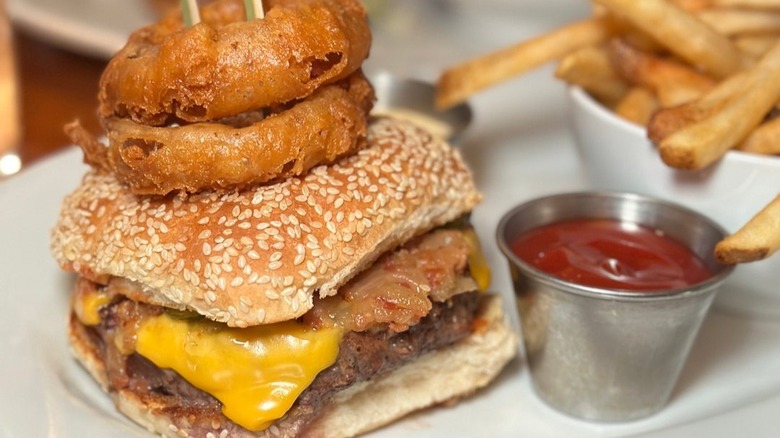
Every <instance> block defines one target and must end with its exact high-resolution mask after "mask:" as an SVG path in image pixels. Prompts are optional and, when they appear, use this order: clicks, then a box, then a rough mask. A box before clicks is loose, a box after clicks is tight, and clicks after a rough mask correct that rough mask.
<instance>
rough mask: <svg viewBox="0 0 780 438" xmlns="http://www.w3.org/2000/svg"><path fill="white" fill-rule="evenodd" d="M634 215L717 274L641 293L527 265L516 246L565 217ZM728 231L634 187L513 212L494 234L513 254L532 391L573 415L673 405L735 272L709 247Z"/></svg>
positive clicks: (604, 415)
mask: <svg viewBox="0 0 780 438" xmlns="http://www.w3.org/2000/svg"><path fill="white" fill-rule="evenodd" d="M583 218H600V219H616V220H620V221H628V222H633V223H637V224H641V225H645V226H648V227H650V228H653V229H659V230H662V231H663V232H664V233H666V235H667V236H670V237H672V238H674V239H676V240H678V241H680V242H682V243H684V244H686V245H687V246H688V247H689V248H691V249H692V250H693V252H694V253H696V254H697V255H698V256H699V257H701V258H702V259H703V260H704V262H705V264H706V265H707V266H708V267H709V268H710V269H711V270H712V271H713V272H714V275H713V276H712V277H711V278H709V279H708V280H706V281H704V282H702V283H700V284H696V285H694V286H691V287H688V288H681V289H674V290H668V291H652V292H636V291H621V290H606V289H601V288H595V287H588V286H582V285H578V284H574V283H570V282H567V281H564V280H561V279H558V278H556V277H553V276H551V275H549V274H547V273H544V272H541V271H539V270H538V269H536V268H534V267H532V266H530V265H529V264H527V263H525V262H524V261H523V260H521V259H520V258H519V257H517V256H516V255H515V254H514V253H513V252H512V250H511V248H510V246H509V245H510V243H511V242H512V241H513V240H515V239H516V238H517V237H518V236H520V235H521V234H523V233H524V232H527V231H529V230H531V229H532V228H535V227H538V226H541V225H545V224H549V223H553V222H557V221H561V220H567V219H583ZM724 235H725V231H724V230H723V229H722V228H721V227H720V226H719V225H717V224H716V223H714V222H713V221H711V220H709V219H707V218H706V217H703V216H702V215H700V214H698V213H696V212H694V211H692V210H689V209H687V208H683V207H680V206H678V205H675V204H671V203H668V202H664V201H660V200H657V199H652V198H648V197H644V196H639V195H635V194H627V193H592V192H588V193H568V194H561V195H554V196H549V197H545V198H540V199H536V200H533V201H530V202H527V203H525V204H522V205H520V206H518V207H516V208H514V209H513V210H511V211H509V212H508V213H507V214H506V215H505V216H504V217H503V219H502V220H501V222H500V223H499V225H498V230H497V240H498V245H499V247H500V248H501V251H502V252H503V253H504V255H505V256H506V258H507V260H508V262H509V267H510V271H511V274H512V280H513V283H514V288H515V294H516V297H517V308H518V311H519V314H520V321H521V326H522V332H523V341H524V345H525V352H526V357H527V361H528V365H529V368H530V372H531V378H532V382H533V385H534V389H535V391H536V393H537V394H538V396H539V397H540V398H541V399H542V400H544V401H545V402H546V403H547V404H549V405H550V406H552V407H554V408H556V409H558V410H560V411H562V412H564V413H566V414H569V415H572V416H575V417H579V418H583V419H588V420H597V421H628V420H634V419H638V418H642V417H646V416H649V415H651V414H653V413H656V412H658V411H659V410H660V409H661V408H662V407H663V406H664V405H665V404H666V403H667V401H668V399H669V395H670V394H671V392H672V389H673V387H674V384H675V382H676V380H677V377H678V375H679V373H680V370H681V369H682V366H683V364H684V363H685V360H686V358H687V356H688V352H689V350H690V347H691V345H692V344H693V341H694V338H695V337H696V333H697V332H698V330H699V327H700V325H701V322H702V321H703V319H704V317H705V315H706V313H707V310H708V308H709V307H710V303H711V302H712V300H713V298H714V296H715V292H716V290H717V289H718V287H719V286H720V284H721V283H722V282H723V281H724V279H725V278H726V277H727V276H728V274H729V273H730V272H731V271H732V268H731V267H727V266H722V265H719V264H717V263H716V262H715V260H714V259H713V256H712V249H713V248H714V246H715V244H716V243H717V242H718V241H719V240H720V239H722V238H723V236H724Z"/></svg>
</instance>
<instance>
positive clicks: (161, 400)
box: [73, 292, 479, 437]
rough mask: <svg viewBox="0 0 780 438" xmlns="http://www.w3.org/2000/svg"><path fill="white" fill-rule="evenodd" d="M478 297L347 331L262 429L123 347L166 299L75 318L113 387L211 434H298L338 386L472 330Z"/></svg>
mask: <svg viewBox="0 0 780 438" xmlns="http://www.w3.org/2000/svg"><path fill="white" fill-rule="evenodd" d="M478 303H479V293H477V292H470V293H464V294H459V295H456V296H454V297H452V298H450V299H449V300H447V301H444V302H437V303H434V304H433V307H432V309H431V311H430V312H429V313H428V315H427V316H425V317H424V318H422V320H421V321H420V322H419V323H418V324H416V325H414V326H412V327H410V328H409V329H408V330H406V331H403V332H400V333H398V332H396V331H394V330H392V329H390V328H389V327H382V326H377V327H374V328H372V329H370V330H367V331H363V332H349V333H347V334H345V335H344V337H343V339H342V342H341V345H340V348H339V354H338V358H337V359H336V362H335V363H334V364H333V365H332V366H330V367H329V368H327V369H325V370H324V371H322V372H321V373H320V374H319V375H318V376H317V378H316V379H315V380H314V382H312V384H311V385H310V386H309V387H308V388H307V389H306V390H305V391H304V392H303V393H302V394H301V396H300V397H299V398H298V400H297V401H296V402H295V404H294V405H293V407H292V408H291V409H290V410H289V411H288V412H287V414H285V416H284V417H283V418H281V419H280V420H278V421H277V422H276V423H274V424H273V425H272V426H271V427H269V428H268V429H266V430H264V431H262V432H259V433H258V432H249V431H247V430H246V429H243V428H242V427H240V426H238V425H236V424H234V423H232V422H231V421H230V420H228V419H227V418H226V417H225V416H224V415H223V414H222V412H221V403H220V402H219V401H218V400H216V399H215V398H213V397H212V396H210V395H209V394H207V393H205V392H203V391H201V390H199V389H197V388H195V387H194V386H192V385H191V384H189V383H188V382H187V381H185V380H184V379H183V378H182V377H180V376H179V375H178V374H177V373H175V372H174V371H171V370H166V369H160V368H158V367H157V366H156V365H154V364H153V363H152V362H150V361H149V360H147V359H146V358H144V357H143V356H141V355H139V354H137V353H129V354H128V352H127V351H124V352H123V351H121V350H122V349H123V348H122V345H123V339H122V335H123V334H124V333H126V331H125V329H124V328H126V327H130V326H133V325H135V324H137V322H138V321H139V320H140V319H141V318H143V317H145V316H149V315H154V314H158V313H160V312H162V311H163V310H162V309H161V308H160V307H157V306H151V305H147V304H143V303H138V302H135V301H132V300H128V299H122V300H119V301H115V302H114V303H112V304H111V305H109V306H106V307H104V308H103V309H102V310H101V322H100V324H98V325H96V326H89V327H88V326H83V325H81V324H80V323H79V322H78V320H77V319H76V318H75V316H74V317H73V323H74V324H75V325H77V326H78V327H80V329H81V330H83V331H84V335H86V336H87V337H88V338H89V339H90V340H91V341H92V343H93V345H94V347H95V350H96V352H97V354H99V355H100V357H101V358H102V359H103V362H104V363H105V366H106V373H107V375H108V382H109V390H110V391H112V392H115V391H121V390H128V391H131V392H133V393H134V394H135V395H136V396H137V397H139V398H140V399H141V400H142V401H143V402H144V403H146V404H148V405H150V406H157V407H158V408H157V409H158V410H159V411H160V413H161V414H163V415H165V416H167V417H170V418H172V419H173V421H174V423H175V424H176V426H177V427H178V428H179V430H180V431H186V432H187V433H188V434H189V435H192V436H203V437H206V436H211V435H209V434H210V433H211V434H212V435H213V431H215V430H220V429H228V430H229V436H231V437H232V436H238V437H241V436H253V437H256V436H268V437H295V436H302V435H305V430H306V427H307V425H309V424H310V423H311V422H312V421H313V420H314V419H316V418H317V415H318V414H319V413H320V412H322V408H323V407H324V406H326V405H327V403H328V401H329V400H330V399H331V398H332V397H333V396H334V395H335V394H336V393H338V392H340V391H343V390H345V389H347V388H349V387H351V386H353V385H355V384H357V383H360V382H366V381H369V380H371V379H372V378H374V377H377V376H379V375H381V374H383V373H386V372H389V371H392V370H394V369H396V368H399V367H400V366H402V365H404V364H405V363H407V362H409V361H411V360H413V359H415V358H416V357H418V356H420V355H422V354H425V353H426V352H429V351H433V350H436V349H439V348H442V347H445V346H448V345H451V344H453V343H455V342H457V341H459V340H461V339H464V338H466V337H468V336H469V335H470V334H471V333H472V330H473V326H474V325H475V321H474V319H475V314H476V312H477V310H478Z"/></svg>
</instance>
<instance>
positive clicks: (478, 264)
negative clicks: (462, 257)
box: [463, 228, 490, 292]
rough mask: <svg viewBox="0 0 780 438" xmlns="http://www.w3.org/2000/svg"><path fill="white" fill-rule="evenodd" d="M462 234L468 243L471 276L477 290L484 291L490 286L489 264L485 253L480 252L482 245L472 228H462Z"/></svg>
mask: <svg viewBox="0 0 780 438" xmlns="http://www.w3.org/2000/svg"><path fill="white" fill-rule="evenodd" d="M463 236H464V237H465V238H466V241H467V242H468V244H469V248H470V251H469V272H470V274H471V278H473V279H474V281H475V282H476V283H477V287H479V290H481V291H483V292H484V291H486V290H487V288H489V287H490V266H489V265H488V262H487V259H486V258H485V254H484V253H483V252H482V245H480V243H479V237H478V236H477V233H476V232H475V231H474V229H473V228H467V229H465V230H463Z"/></svg>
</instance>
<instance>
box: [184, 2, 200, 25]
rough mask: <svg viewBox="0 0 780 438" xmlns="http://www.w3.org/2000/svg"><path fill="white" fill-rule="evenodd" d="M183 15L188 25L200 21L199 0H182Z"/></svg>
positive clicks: (185, 23)
mask: <svg viewBox="0 0 780 438" xmlns="http://www.w3.org/2000/svg"><path fill="white" fill-rule="evenodd" d="M181 16H182V18H183V19H184V25H185V26H186V27H192V26H194V25H196V24H198V23H199V22H200V12H198V2H197V0H181Z"/></svg>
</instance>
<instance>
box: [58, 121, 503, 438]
mask: <svg viewBox="0 0 780 438" xmlns="http://www.w3.org/2000/svg"><path fill="white" fill-rule="evenodd" d="M479 199H480V196H479V194H478V192H477V191H476V190H475V187H474V182H473V180H472V177H471V174H470V173H469V171H468V169H467V168H466V166H465V165H464V163H463V162H462V160H461V158H460V156H459V154H458V153H457V151H454V150H453V149H451V148H450V147H449V146H448V145H447V144H445V143H444V142H443V141H441V140H439V139H437V138H434V137H432V136H431V135H430V134H428V133H427V132H425V131H422V130H420V129H418V128H416V127H415V126H413V125H410V124H406V123H403V122H398V121H393V120H391V119H379V120H373V121H372V122H371V123H370V125H369V129H368V137H367V144H366V146H365V147H364V148H363V149H361V150H360V151H359V152H357V153H355V154H353V155H351V156H349V157H346V158H344V159H342V160H340V161H338V162H336V163H334V164H330V165H322V166H318V167H315V168H313V169H312V171H311V172H309V173H307V174H305V175H303V176H301V177H294V178H288V179H285V180H283V181H279V182H276V183H273V184H266V185H260V186H256V187H251V188H247V189H243V190H240V191H232V192H218V191H201V192H198V193H194V194H186V193H182V192H179V193H174V194H171V195H169V196H165V197H161V196H157V197H151V196H138V195H135V194H133V193H131V192H130V191H129V190H128V189H127V187H126V186H124V185H122V184H120V183H119V182H118V181H117V180H116V179H115V178H114V176H112V175H110V174H105V173H101V172H98V171H94V170H93V171H90V172H89V173H87V175H85V177H84V179H83V181H82V183H81V185H80V186H79V187H78V188H77V189H76V190H75V191H74V192H73V193H72V194H70V195H69V196H68V197H67V198H66V199H65V201H64V203H63V206H62V212H61V215H60V217H59V219H58V222H57V224H56V226H55V228H54V230H53V240H52V248H53V254H54V256H55V257H56V259H57V260H58V261H59V263H60V264H61V266H62V267H63V268H64V269H66V270H68V271H73V272H75V273H77V274H78V280H77V284H76V288H75V292H74V294H73V299H72V308H71V316H70V320H69V321H70V322H69V332H68V333H69V338H70V342H71V345H72V350H73V352H74V354H75V356H76V358H77V359H78V360H79V361H80V362H81V363H82V364H83V365H84V367H85V368H86V369H87V370H88V371H89V372H90V373H91V374H92V376H93V377H94V378H95V379H96V380H97V381H98V382H99V383H100V385H101V387H102V388H103V389H104V390H105V391H106V392H107V393H109V394H110V395H111V397H112V398H113V399H114V401H115V403H116V406H117V407H118V409H119V410H120V411H122V412H123V413H124V414H126V415H127V416H128V417H130V418H131V419H133V420H135V421H136V422H138V423H140V424H141V425H143V426H145V427H146V428H148V429H149V430H150V431H154V432H156V433H158V434H162V435H165V436H202V437H212V436H213V437H225V436H246V437H250V436H251V437H266V436H268V437H277V436H284V437H292V436H316V437H331V436H333V437H337V436H354V435H356V434H360V433H362V432H365V431H368V430H371V429H374V428H377V427H379V426H382V425H384V424H387V423H389V422H391V421H393V420H395V419H397V418H399V417H402V416H404V415H405V414H407V413H409V412H411V411H414V410H418V409H421V408H425V407H427V406H431V405H435V404H438V403H442V402H446V401H451V400H454V399H458V398H461V397H464V396H466V395H468V394H470V393H472V392H474V391H475V390H477V389H478V388H480V387H482V386H485V385H486V384H487V383H488V382H490V381H491V380H492V379H493V378H494V377H495V376H496V375H497V374H498V373H499V372H500V370H501V369H502V367H503V366H504V365H505V364H506V363H507V362H508V361H509V360H510V359H511V358H512V357H513V356H514V354H515V349H516V338H515V334H514V332H513V331H512V329H511V328H510V327H509V326H508V325H507V322H506V321H505V317H504V314H503V312H502V308H501V301H500V298H499V297H497V296H494V295H490V294H488V293H486V292H484V289H485V288H486V286H487V283H488V275H489V274H488V271H487V268H486V265H485V261H484V260H483V259H482V257H481V255H480V249H479V243H478V242H477V240H476V237H475V234H474V232H473V230H472V229H471V228H470V226H469V223H468V220H467V218H468V215H469V212H470V211H471V209H472V208H473V207H474V206H475V204H476V203H477V202H478V201H479Z"/></svg>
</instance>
